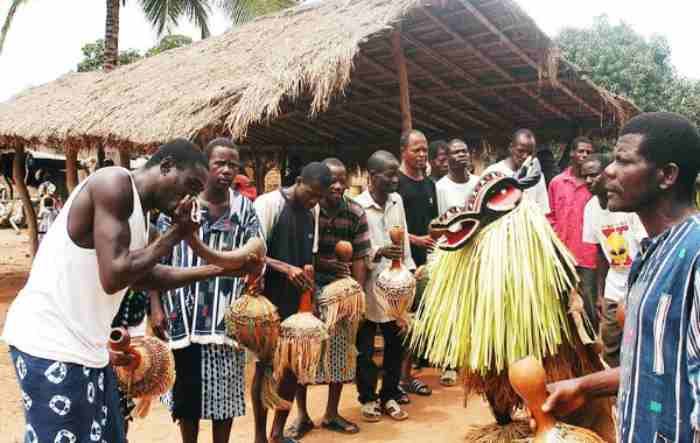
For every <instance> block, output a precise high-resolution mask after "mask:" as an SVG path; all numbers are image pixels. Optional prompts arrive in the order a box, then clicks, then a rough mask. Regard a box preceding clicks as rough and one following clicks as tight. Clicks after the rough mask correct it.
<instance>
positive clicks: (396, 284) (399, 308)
mask: <svg viewBox="0 0 700 443" xmlns="http://www.w3.org/2000/svg"><path fill="white" fill-rule="evenodd" d="M403 236H404V230H403V228H401V227H400V226H394V227H392V228H391V229H390V230H389V238H391V242H392V243H393V244H394V245H401V244H403ZM374 292H375V294H376V295H377V299H378V300H379V302H380V303H381V304H382V305H383V306H384V308H385V309H386V313H387V315H388V316H389V317H391V318H392V319H395V320H405V316H406V314H407V312H408V308H409V307H410V306H411V304H412V303H413V297H414V296H415V293H416V279H415V277H414V276H413V274H411V271H409V270H408V269H407V268H406V267H405V266H404V265H403V264H402V263H401V260H392V261H391V267H390V268H387V269H385V270H383V271H382V272H381V273H380V274H379V276H378V277H377V281H376V282H375V286H374Z"/></svg>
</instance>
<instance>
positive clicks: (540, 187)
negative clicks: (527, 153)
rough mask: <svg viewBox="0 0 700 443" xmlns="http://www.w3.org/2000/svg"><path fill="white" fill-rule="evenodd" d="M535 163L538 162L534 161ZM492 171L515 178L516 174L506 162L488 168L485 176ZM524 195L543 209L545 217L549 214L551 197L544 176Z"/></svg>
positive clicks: (502, 161)
mask: <svg viewBox="0 0 700 443" xmlns="http://www.w3.org/2000/svg"><path fill="white" fill-rule="evenodd" d="M533 161H538V160H537V159H534V160H533ZM492 171H498V172H502V173H503V174H506V175H508V176H513V175H515V172H516V171H513V170H512V169H510V166H508V163H506V160H501V161H500V162H498V163H494V164H492V165H491V166H489V167H488V168H486V170H485V171H484V174H487V173H489V172H492ZM482 175H483V174H482ZM523 194H524V196H525V198H529V199H530V200H531V201H534V202H535V203H537V205H538V206H539V207H540V209H542V213H544V214H545V215H546V214H549V212H550V209H549V196H548V195H547V185H546V183H545V181H544V174H543V175H542V176H541V177H540V181H539V182H538V183H537V184H536V185H535V186H533V187H531V188H529V189H526V190H525V192H524V193H523Z"/></svg>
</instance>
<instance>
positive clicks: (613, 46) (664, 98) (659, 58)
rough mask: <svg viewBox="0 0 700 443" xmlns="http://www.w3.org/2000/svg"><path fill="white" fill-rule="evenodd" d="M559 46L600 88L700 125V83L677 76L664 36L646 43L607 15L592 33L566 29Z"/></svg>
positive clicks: (653, 37)
mask: <svg viewBox="0 0 700 443" xmlns="http://www.w3.org/2000/svg"><path fill="white" fill-rule="evenodd" d="M555 41H556V43H557V44H558V45H559V47H560V48H561V49H562V51H563V54H564V56H565V57H566V58H567V59H568V60H569V61H571V62H573V63H574V64H576V65H578V66H579V67H580V68H581V69H582V70H583V71H584V72H585V73H586V74H587V75H588V76H589V77H590V78H591V79H592V80H593V81H594V82H595V83H597V84H598V85H600V86H603V87H604V88H606V89H608V90H610V91H612V92H614V93H617V94H622V95H624V96H626V97H629V98H631V99H632V100H633V101H634V102H635V103H636V104H637V105H638V106H639V107H640V108H641V109H642V110H643V111H672V112H678V113H680V114H684V115H685V116H687V117H688V118H690V119H692V120H693V121H695V122H696V123H700V95H699V94H700V84H699V82H698V81H696V80H691V79H688V78H684V77H682V76H680V75H679V74H678V73H677V72H676V69H675V67H674V66H673V64H672V63H671V46H670V44H669V42H668V40H667V39H666V38H665V37H663V36H660V35H654V36H652V37H650V38H648V39H647V38H645V37H644V36H642V35H641V34H639V33H637V32H635V30H634V29H632V28H631V27H630V26H629V25H627V24H626V23H624V22H620V23H618V24H612V23H610V20H609V19H608V17H607V16H606V15H602V16H600V17H597V18H596V19H595V20H594V22H593V26H592V27H590V28H587V29H577V28H566V29H564V30H562V32H561V33H560V34H559V35H558V36H557V37H556V39H555Z"/></svg>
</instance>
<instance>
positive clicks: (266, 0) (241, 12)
mask: <svg viewBox="0 0 700 443" xmlns="http://www.w3.org/2000/svg"><path fill="white" fill-rule="evenodd" d="M213 4H214V5H215V6H216V7H218V8H219V9H221V10H223V11H224V12H225V13H226V14H227V15H228V16H229V17H230V18H231V21H232V22H233V24H241V23H245V22H247V21H250V20H252V19H254V18H255V17H258V16H260V15H265V14H269V13H272V12H275V11H279V10H281V9H284V8H288V7H290V6H294V5H295V4H297V2H296V1H295V0H213Z"/></svg>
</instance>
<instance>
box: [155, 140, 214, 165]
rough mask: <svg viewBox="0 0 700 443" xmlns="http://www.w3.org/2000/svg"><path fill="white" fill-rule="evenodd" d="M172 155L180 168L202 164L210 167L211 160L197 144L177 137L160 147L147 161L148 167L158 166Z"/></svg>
mask: <svg viewBox="0 0 700 443" xmlns="http://www.w3.org/2000/svg"><path fill="white" fill-rule="evenodd" d="M168 157H170V158H171V159H172V161H173V162H174V163H175V166H176V167H177V168H178V169H185V168H191V167H194V166H202V167H203V168H204V169H207V170H208V169H209V161H208V160H207V157H206V156H205V155H204V153H203V152H202V151H201V150H200V149H199V147H198V146H197V145H195V144H194V143H192V142H191V141H189V140H187V139H184V138H176V139H174V140H171V141H169V142H168V143H166V144H164V145H162V146H161V147H159V148H158V150H157V151H156V153H155V154H153V156H151V158H149V159H148V161H147V162H146V169H148V168H152V167H153V166H157V165H159V164H160V162H161V161H163V160H164V159H166V158H168Z"/></svg>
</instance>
